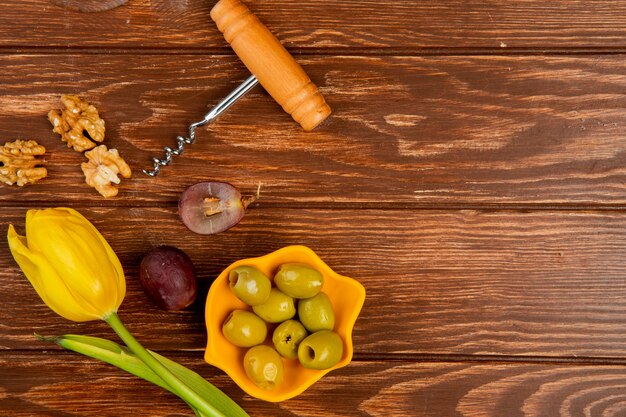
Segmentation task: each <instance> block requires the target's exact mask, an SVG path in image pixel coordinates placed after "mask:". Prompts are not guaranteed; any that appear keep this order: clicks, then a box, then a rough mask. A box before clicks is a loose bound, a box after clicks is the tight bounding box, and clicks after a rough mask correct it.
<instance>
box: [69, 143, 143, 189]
mask: <svg viewBox="0 0 626 417" xmlns="http://www.w3.org/2000/svg"><path fill="white" fill-rule="evenodd" d="M85 156H86V157H87V159H89V162H83V163H82V164H81V165H80V167H81V169H82V170H83V173H84V174H85V182H87V184H89V186H91V187H94V188H95V189H96V190H97V191H98V192H99V193H100V194H102V195H103V196H104V197H114V196H116V195H117V193H118V189H117V187H116V186H115V185H117V184H119V183H120V178H119V177H118V174H119V175H121V176H122V177H124V178H130V176H131V170H130V167H129V166H128V164H127V163H126V162H125V161H124V160H123V159H122V157H121V156H120V155H119V153H118V152H117V149H109V150H107V147H106V146H105V145H100V146H98V147H96V148H94V149H93V150H91V151H89V152H85ZM114 184H115V185H114Z"/></svg>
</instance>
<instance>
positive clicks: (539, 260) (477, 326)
mask: <svg viewBox="0 0 626 417" xmlns="http://www.w3.org/2000/svg"><path fill="white" fill-rule="evenodd" d="M81 211H82V212H84V213H85V215H86V216H87V217H88V218H89V219H91V220H92V221H93V222H94V224H95V225H96V227H98V228H99V229H100V230H101V231H102V233H103V234H104V236H105V237H106V238H107V239H108V240H109V242H110V243H111V245H112V247H113V248H114V250H116V251H117V252H118V254H119V256H120V259H121V261H122V264H123V265H124V267H125V269H126V272H127V281H128V295H127V297H126V300H125V301H124V303H123V304H122V308H121V310H120V311H121V317H122V318H123V320H124V321H125V322H127V324H128V327H129V328H130V329H131V331H133V332H134V333H136V336H137V337H138V338H139V340H141V341H143V342H144V343H145V344H146V346H148V347H150V348H153V349H156V350H187V349H189V350H195V351H201V350H203V349H204V346H205V341H206V335H205V329H204V311H203V310H204V309H203V300H204V294H205V293H206V291H207V287H208V284H209V282H210V281H211V280H212V279H213V278H214V277H215V276H217V275H218V274H219V272H220V271H221V270H222V269H223V268H225V267H227V266H228V265H229V264H230V263H231V262H233V261H235V260H237V259H242V258H247V257H252V256H260V255H263V254H266V253H269V252H271V251H273V250H275V249H278V248H280V247H282V246H286V245H290V244H304V245H307V246H309V247H311V248H312V249H313V250H315V251H316V252H317V253H318V254H319V255H320V256H321V257H322V259H324V260H325V261H326V262H327V263H328V264H329V265H330V266H331V267H332V268H333V269H335V270H336V271H337V272H339V273H340V274H343V275H346V276H350V277H353V278H355V279H358V280H359V281H360V282H361V283H362V284H363V285H364V286H365V288H366V290H367V299H366V302H365V306H364V308H363V311H362V313H361V316H360V318H359V320H358V321H357V325H356V328H355V330H354V342H355V349H356V353H357V355H360V356H364V357H369V358H376V357H381V355H383V356H384V355H395V354H403V355H424V354H452V355H457V354H472V355H474V354H475V355H518V356H550V357H585V356H586V357H589V356H591V357H613V358H616V357H617V358H619V357H623V349H622V346H623V345H624V343H626V333H625V332H624V325H623V323H624V322H625V321H626V308H625V307H624V303H623V298H624V297H623V293H624V291H626V272H624V268H623V262H622V261H623V255H624V247H625V245H626V217H624V213H623V212H585V211H581V212H559V211H557V212H551V211H539V212H507V211H503V212H478V211H461V212H453V211H417V212H412V211H403V210H397V211H396V210H380V211H378V210H334V211H333V210H321V209H319V210H317V209H314V210H306V209H262V208H259V209H253V210H250V212H249V213H248V215H247V216H246V217H245V218H244V220H243V221H242V222H241V223H240V224H239V225H237V226H236V227H235V228H233V229H231V230H229V231H227V232H225V233H222V234H219V235H215V236H200V235H195V234H193V233H190V232H188V231H186V229H185V227H184V226H183V225H182V224H181V223H180V222H179V221H178V219H177V216H176V209H175V208H174V207H172V208H164V209H150V208H130V209H126V208H110V209H108V208H91V209H81ZM23 216H24V210H23V209H22V208H5V209H4V212H3V217H2V220H1V221H0V222H1V226H0V230H5V231H6V227H7V223H15V224H16V227H18V230H22V225H23ZM158 244H171V245H174V246H178V247H180V248H181V249H183V250H185V251H186V252H188V253H189V255H190V256H191V258H192V260H193V261H194V262H195V264H196V267H197V269H198V271H199V273H198V274H199V278H200V279H201V281H202V282H203V285H202V287H203V288H202V290H201V292H200V293H201V296H200V297H199V301H198V302H197V303H196V304H195V305H194V306H193V307H192V308H191V309H190V310H188V311H186V312H181V313H164V312H161V311H159V310H157V309H156V308H155V307H153V306H152V304H151V303H150V302H149V300H148V299H147V297H146V296H145V295H144V294H143V292H142V290H141V288H140V286H139V283H138V280H137V267H138V264H139V262H140V260H141V257H142V255H143V254H144V253H146V252H147V251H148V250H149V249H150V248H151V247H152V246H154V245H158ZM0 254H3V255H2V256H0V282H2V283H3V288H4V289H3V291H2V292H0V305H2V306H3V308H2V309H0V332H1V333H0V334H1V337H0V349H42V348H44V349H45V348H46V347H44V346H42V342H40V341H38V340H36V339H35V338H34V337H33V332H37V333H40V334H45V335H56V334H64V333H79V334H90V335H96V336H103V337H111V335H112V333H111V330H110V329H108V328H107V326H106V325H105V324H104V323H87V324H75V323H71V322H68V321H66V320H64V319H62V318H60V317H57V316H56V315H55V314H54V313H52V312H51V311H49V310H48V309H47V308H46V307H45V306H44V305H43V304H42V303H41V301H40V300H39V299H38V297H37V295H36V294H35V292H34V291H33V290H32V288H30V286H29V284H28V282H27V281H26V279H25V278H24V277H23V276H22V274H21V273H20V271H19V270H18V269H17V267H16V265H15V264H14V263H13V260H12V259H10V255H9V254H8V250H7V246H6V243H5V241H4V239H2V240H0Z"/></svg>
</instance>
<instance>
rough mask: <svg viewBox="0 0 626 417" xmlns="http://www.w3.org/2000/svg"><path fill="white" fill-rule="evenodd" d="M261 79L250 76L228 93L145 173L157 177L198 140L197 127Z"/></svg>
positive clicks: (154, 158)
mask: <svg viewBox="0 0 626 417" xmlns="http://www.w3.org/2000/svg"><path fill="white" fill-rule="evenodd" d="M258 83H259V81H258V80H257V78H256V77H255V76H254V75H251V76H250V77H248V78H247V79H246V80H245V81H244V82H243V83H241V84H240V85H239V86H238V87H237V88H235V89H234V90H233V91H232V92H231V93H230V94H228V95H227V96H226V97H225V98H224V99H223V100H222V101H220V102H219V103H218V104H217V105H216V106H215V107H213V108H212V109H211V111H210V112H208V113H207V114H205V115H204V118H203V119H202V120H200V121H198V122H195V123H192V124H191V125H189V134H188V135H187V136H186V137H185V136H178V137H176V148H170V147H169V146H166V147H164V148H163V150H164V151H165V156H164V157H163V158H161V159H160V158H157V157H153V158H152V165H153V166H152V170H146V169H144V170H142V171H143V173H144V174H146V175H149V176H151V177H156V176H157V175H159V172H160V171H161V167H163V166H166V165H169V164H170V162H172V157H173V156H175V155H176V156H177V155H180V154H182V153H183V151H184V150H185V146H186V145H191V144H193V143H194V142H195V140H196V129H197V128H199V127H202V126H204V125H206V124H208V123H210V122H212V121H213V120H215V119H216V118H217V117H218V116H219V115H220V114H222V113H224V112H225V111H226V110H228V109H229V108H230V107H231V106H232V105H233V104H235V103H236V102H237V100H239V99H240V98H241V97H243V96H244V95H246V93H247V92H248V91H250V90H251V89H252V88H254V87H255V86H256V85H257V84H258Z"/></svg>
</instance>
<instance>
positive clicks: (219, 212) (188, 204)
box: [178, 182, 251, 235]
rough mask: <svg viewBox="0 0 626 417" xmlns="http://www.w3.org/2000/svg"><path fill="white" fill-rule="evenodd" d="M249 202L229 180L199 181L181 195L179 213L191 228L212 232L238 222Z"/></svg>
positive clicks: (194, 230)
mask: <svg viewBox="0 0 626 417" xmlns="http://www.w3.org/2000/svg"><path fill="white" fill-rule="evenodd" d="M250 202H251V201H247V200H245V199H244V198H243V197H242V196H241V193H240V192H239V190H237V189H236V188H235V187H233V186H232V185H230V184H229V183H227V182H200V183H198V184H195V185H192V186H191V187H189V188H187V189H186V190H185V191H184V192H183V194H182V195H181V196H180V200H179V201H178V214H179V216H180V219H181V220H182V221H183V223H184V224H185V226H187V227H188V228H189V230H191V231H192V232H195V233H200V234H202V235H212V234H215V233H220V232H223V231H224V230H228V229H230V228H231V227H233V226H234V225H236V224H237V223H239V221H240V220H241V219H242V218H243V215H244V213H245V211H246V207H247V206H248V204H249V203H250Z"/></svg>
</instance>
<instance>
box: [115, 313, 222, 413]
mask: <svg viewBox="0 0 626 417" xmlns="http://www.w3.org/2000/svg"><path fill="white" fill-rule="evenodd" d="M104 320H105V321H106V322H107V323H108V324H109V326H111V328H112V329H113V330H114V331H115V333H117V335H118V336H119V337H120V338H121V339H122V340H123V341H124V343H125V344H126V346H127V347H128V348H129V349H130V350H131V351H132V352H133V353H134V354H135V355H137V357H138V358H139V359H141V361H142V362H143V363H145V364H146V366H148V367H149V368H150V369H152V370H153V371H154V373H155V374H157V375H158V376H159V377H160V378H161V379H162V380H163V381H165V383H166V384H167V385H169V387H170V388H171V389H172V391H174V392H176V394H177V395H178V396H179V397H180V398H182V399H183V400H184V401H186V402H187V403H188V404H189V405H191V406H192V407H193V408H194V409H195V410H197V412H200V413H201V414H202V415H204V416H206V417H226V416H225V415H224V414H222V413H221V412H220V411H219V410H217V409H216V408H215V407H213V406H212V405H211V404H209V403H207V402H206V401H205V400H204V399H203V398H202V397H201V396H199V395H198V394H197V393H196V392H195V391H194V390H192V389H191V388H189V387H188V386H187V385H186V384H185V383H184V382H182V381H181V380H180V379H178V378H177V377H176V376H175V375H174V374H172V373H171V372H170V371H169V370H168V369H167V368H166V367H165V366H164V365H163V364H162V363H161V362H159V361H158V360H157V359H156V358H155V357H154V356H152V354H151V353H150V352H148V351H147V350H146V349H145V348H144V347H143V346H142V345H141V344H140V343H139V342H138V341H137V339H135V337H134V336H133V335H132V334H131V333H130V332H129V331H128V329H126V327H125V326H124V324H123V323H122V321H121V320H120V318H119V316H118V315H117V313H111V314H110V315H109V316H107V317H105V318H104Z"/></svg>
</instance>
